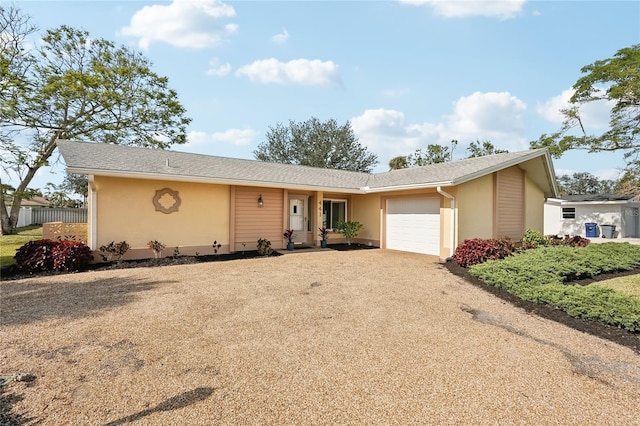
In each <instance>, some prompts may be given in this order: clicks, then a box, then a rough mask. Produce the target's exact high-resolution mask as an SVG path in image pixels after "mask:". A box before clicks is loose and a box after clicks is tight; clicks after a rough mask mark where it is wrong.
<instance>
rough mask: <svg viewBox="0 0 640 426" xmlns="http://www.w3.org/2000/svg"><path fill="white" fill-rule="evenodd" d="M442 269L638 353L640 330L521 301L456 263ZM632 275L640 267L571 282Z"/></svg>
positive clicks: (547, 317) (543, 315)
mask: <svg viewBox="0 0 640 426" xmlns="http://www.w3.org/2000/svg"><path fill="white" fill-rule="evenodd" d="M443 268H445V269H447V270H448V271H449V272H451V273H453V274H455V275H457V276H459V277H461V278H464V280H465V281H467V282H469V283H471V284H473V285H474V286H476V287H479V288H481V289H483V290H484V291H486V292H488V293H491V294H493V295H495V296H497V297H499V298H500V299H502V300H505V301H507V302H509V303H511V304H512V305H514V306H517V307H519V308H522V309H524V310H526V311H527V312H531V313H534V314H536V315H538V316H540V317H542V318H546V319H549V320H552V321H556V322H559V323H561V324H564V325H566V326H567V327H571V328H574V329H576V330H579V331H582V332H584V333H589V334H591V335H593V336H597V337H600V338H603V339H607V340H610V341H612V342H615V343H618V344H620V345H622V346H626V347H628V348H630V349H633V350H634V351H635V352H637V353H640V333H630V332H628V331H626V330H624V329H621V328H617V327H612V326H610V325H607V324H603V323H601V322H599V321H593V320H588V319H583V318H576V317H572V316H571V315H569V314H567V313H566V312H565V311H563V310H562V309H559V308H556V307H554V306H550V305H543V304H538V303H532V302H527V301H524V300H522V299H520V298H519V297H517V296H514V295H513V294H511V293H509V292H508V291H506V290H503V289H500V288H496V287H493V286H490V285H487V284H485V283H484V282H483V281H482V280H480V279H478V278H476V277H474V276H472V275H471V274H470V273H469V270H468V269H467V268H463V267H461V266H460V265H458V264H457V263H455V262H446V263H444V264H443ZM632 274H640V269H636V270H633V271H624V272H620V273H611V274H602V275H598V276H596V277H592V278H587V279H583V280H574V281H572V282H571V284H572V285H589V284H592V283H594V282H598V281H603V280H608V279H611V278H615V277H617V276H622V275H632Z"/></svg>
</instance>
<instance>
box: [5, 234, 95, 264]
mask: <svg viewBox="0 0 640 426" xmlns="http://www.w3.org/2000/svg"><path fill="white" fill-rule="evenodd" d="M15 259H16V265H17V267H18V269H20V270H22V271H29V272H34V271H51V270H58V271H77V270H79V269H82V268H84V267H86V266H87V265H88V264H89V263H90V262H91V261H92V260H93V255H92V254H91V249H90V248H89V247H87V245H85V244H84V243H81V242H78V241H70V240H62V241H53V240H48V239H42V240H36V241H29V242H28V243H26V244H25V245H23V246H22V247H20V248H19V249H18V250H17V251H16V255H15Z"/></svg>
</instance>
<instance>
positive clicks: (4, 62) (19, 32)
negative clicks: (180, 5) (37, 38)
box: [0, 7, 190, 234]
mask: <svg viewBox="0 0 640 426" xmlns="http://www.w3.org/2000/svg"><path fill="white" fill-rule="evenodd" d="M0 28H5V29H6V30H8V31H10V33H9V34H8V35H6V36H5V35H4V34H3V37H0V40H3V43H4V44H5V45H4V46H3V50H2V51H1V52H0V66H1V67H2V68H1V69H2V72H3V73H6V75H3V76H0V84H2V85H3V86H4V87H3V90H2V95H0V154H1V155H2V164H1V166H2V168H3V169H4V172H5V173H6V174H7V175H9V176H12V177H13V178H14V179H16V180H17V181H19V184H18V185H17V187H16V190H15V192H14V197H13V200H12V203H11V211H10V213H9V210H8V208H7V207H8V206H7V203H6V200H5V198H4V197H2V198H0V220H1V224H2V233H5V234H7V233H15V230H16V229H15V228H16V224H17V221H18V212H19V208H18V207H19V205H20V200H21V198H22V197H23V196H24V191H25V189H26V188H27V186H28V185H29V183H30V182H31V180H32V179H33V177H34V176H35V174H36V172H37V171H38V170H39V169H40V167H42V166H44V165H46V164H48V161H49V159H50V157H51V156H52V155H53V154H54V152H55V149H56V141H57V140H58V139H76V140H88V141H98V142H104V143H114V144H125V145H135V146H141V147H148V148H167V147H169V146H171V145H172V144H181V143H185V142H186V126H187V125H188V124H189V122H190V119H189V118H186V117H185V113H186V111H185V109H184V107H183V106H182V105H181V104H180V102H179V101H178V95H177V93H176V92H175V91H174V90H172V89H170V88H169V87H168V79H167V78H166V77H161V76H158V75H157V74H155V73H154V72H153V71H151V62H150V61H149V60H148V59H146V58H145V57H144V56H143V55H142V54H141V53H139V52H137V51H135V50H132V49H130V48H129V47H125V46H120V47H117V46H116V45H115V44H114V43H112V42H111V41H108V40H105V39H93V38H91V37H90V35H89V33H88V32H86V31H81V30H76V29H74V28H71V27H68V26H64V25H63V26H61V27H59V28H57V29H52V30H47V31H46V32H45V34H44V36H43V37H42V44H41V45H40V47H38V48H37V49H36V50H29V49H27V47H25V41H26V38H27V36H28V35H29V34H31V33H32V32H33V31H34V29H33V28H32V27H30V26H28V19H27V18H25V17H24V16H23V15H22V14H20V13H19V11H17V10H16V9H6V8H1V7H0ZM6 39H8V40H11V41H12V43H10V44H9V47H8V48H6V49H5V48H4V47H6V44H7V43H6V41H5V40H6Z"/></svg>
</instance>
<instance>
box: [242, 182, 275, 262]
mask: <svg viewBox="0 0 640 426" xmlns="http://www.w3.org/2000/svg"><path fill="white" fill-rule="evenodd" d="M260 196H262V200H263V206H262V207H258V197H260ZM283 198H284V196H283V190H282V189H271V188H252V187H238V188H236V200H235V215H236V217H235V229H234V232H235V242H236V249H238V247H241V246H242V243H246V248H247V250H254V249H255V248H256V244H257V242H258V239H260V238H266V239H268V240H269V241H271V247H272V248H274V249H279V248H282V247H283V239H282V233H283V232H284V230H283V229H281V228H282V211H283V208H282V205H283V204H282V203H283Z"/></svg>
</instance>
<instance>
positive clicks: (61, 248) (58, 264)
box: [51, 240, 93, 271]
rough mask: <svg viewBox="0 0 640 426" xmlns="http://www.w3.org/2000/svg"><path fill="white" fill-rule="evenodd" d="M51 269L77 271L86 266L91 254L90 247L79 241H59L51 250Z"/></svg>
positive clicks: (91, 258)
mask: <svg viewBox="0 0 640 426" xmlns="http://www.w3.org/2000/svg"><path fill="white" fill-rule="evenodd" d="M51 256H52V257H53V269H55V270H58V271H78V270H80V269H82V268H84V267H86V266H87V265H88V264H89V263H90V262H91V260H93V255H92V254H91V249H90V248H89V247H88V246H87V245H86V244H84V243H81V242H79V241H70V240H64V241H60V242H59V243H58V244H57V245H56V246H55V247H54V248H53V250H52V252H51Z"/></svg>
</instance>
